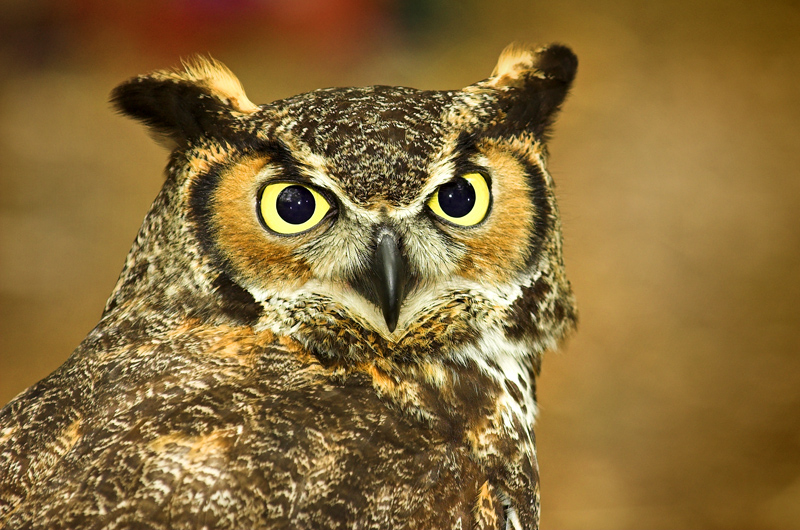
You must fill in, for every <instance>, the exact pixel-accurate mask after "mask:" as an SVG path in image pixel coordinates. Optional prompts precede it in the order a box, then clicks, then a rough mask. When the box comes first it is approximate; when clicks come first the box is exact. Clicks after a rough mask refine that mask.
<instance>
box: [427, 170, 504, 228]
mask: <svg viewBox="0 0 800 530" xmlns="http://www.w3.org/2000/svg"><path fill="white" fill-rule="evenodd" d="M490 201H491V193H490V192H489V185H488V184H487V182H486V179H485V178H484V176H483V175H481V174H480V173H468V174H466V175H464V176H463V177H457V178H455V179H453V180H451V181H450V182H448V183H446V184H442V185H441V186H439V189H437V190H436V193H434V194H433V197H431V198H430V200H429V201H428V206H429V207H430V209H431V210H433V213H435V214H436V215H438V216H439V217H441V218H442V219H444V220H446V221H449V222H451V223H453V224H456V225H459V226H474V225H476V224H478V223H480V222H481V221H483V218H484V217H486V212H487V211H488V210H489V202H490Z"/></svg>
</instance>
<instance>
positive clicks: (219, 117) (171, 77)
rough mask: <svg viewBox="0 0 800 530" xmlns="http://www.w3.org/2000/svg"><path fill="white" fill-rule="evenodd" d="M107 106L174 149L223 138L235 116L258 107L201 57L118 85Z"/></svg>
mask: <svg viewBox="0 0 800 530" xmlns="http://www.w3.org/2000/svg"><path fill="white" fill-rule="evenodd" d="M111 102H112V104H113V105H114V107H116V109H117V110H118V111H120V112H121V113H122V114H125V115H127V116H130V117H132V118H135V119H137V120H140V121H142V122H143V123H144V124H145V125H147V126H148V127H150V128H151V130H152V131H153V132H154V133H155V134H156V136H158V137H162V138H166V139H167V140H169V141H170V143H173V144H177V145H179V146H185V145H187V144H189V143H191V141H192V140H195V139H198V138H200V137H203V136H211V137H215V136H219V137H224V136H226V134H228V133H229V132H230V130H231V125H232V123H233V121H234V119H235V118H236V117H241V116H242V115H247V114H250V113H252V112H255V111H256V110H257V109H258V107H257V106H256V105H255V104H253V102H251V101H250V100H249V99H248V98H247V95H246V94H245V93H244V89H243V88H242V85H241V83H240V82H239V80H238V79H237V78H236V76H234V75H233V73H231V71H230V70H228V68H227V67H226V66H225V65H223V64H222V63H220V62H218V61H216V60H214V59H211V58H210V57H209V58H206V57H201V56H197V57H195V58H192V59H189V60H187V61H184V63H183V69H175V70H159V71H156V72H152V73H150V74H147V75H143V76H139V77H135V78H133V79H131V80H129V81H127V82H125V83H123V84H121V85H119V86H118V87H117V88H115V89H114V91H113V92H112V93H111Z"/></svg>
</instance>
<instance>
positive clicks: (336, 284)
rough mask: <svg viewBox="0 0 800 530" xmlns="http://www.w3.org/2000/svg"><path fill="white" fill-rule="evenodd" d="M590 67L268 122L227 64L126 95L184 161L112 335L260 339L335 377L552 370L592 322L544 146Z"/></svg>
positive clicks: (526, 57)
mask: <svg viewBox="0 0 800 530" xmlns="http://www.w3.org/2000/svg"><path fill="white" fill-rule="evenodd" d="M576 68H577V60H576V58H575V56H574V54H573V53H572V52H571V51H570V50H569V49H568V48H566V47H564V46H560V45H552V46H548V47H543V48H538V49H535V48H530V47H522V46H511V47H509V48H507V49H506V50H505V51H504V52H503V53H502V55H501V57H500V59H499V62H498V64H497V66H496V67H495V69H494V71H493V72H492V74H491V76H490V77H488V78H487V79H485V80H483V81H480V82H477V83H475V84H473V85H470V86H467V87H465V88H463V89H461V90H447V91H423V90H416V89H412V88H405V87H388V86H371V87H364V88H330V89H324V90H317V91H314V92H309V93H307V94H301V95H298V96H295V97H291V98H288V99H284V100H280V101H275V102H273V103H270V104H266V105H255V104H253V103H252V102H251V101H250V100H249V99H248V98H247V96H246V95H245V93H244V91H243V89H242V87H241V85H240V83H239V81H238V80H237V79H236V78H235V77H234V76H233V74H232V73H231V72H230V71H229V70H228V69H227V68H226V67H225V66H223V65H222V64H220V63H218V62H216V61H213V60H210V59H203V58H198V59H195V60H194V61H192V62H189V63H187V64H185V65H184V67H183V68H181V69H178V70H171V71H158V72H154V73H151V74H149V75H145V76H140V77H137V78H134V79H132V80H130V81H128V82H126V83H124V84H122V85H121V86H119V87H117V88H116V89H115V91H114V92H113V94H112V101H113V103H114V105H115V106H116V107H117V109H119V110H120V111H121V112H122V113H124V114H126V115H128V116H132V117H134V118H136V119H138V120H141V121H142V122H144V123H145V124H146V125H148V126H149V127H150V128H151V129H152V131H153V133H154V134H156V135H157V136H159V137H160V138H162V139H163V140H165V141H166V142H167V143H168V144H169V145H170V147H171V149H172V154H171V157H170V161H169V165H168V167H167V178H166V183H165V185H164V187H163V189H162V191H161V193H160V194H159V196H158V198H157V199H156V201H155V203H154V205H153V207H152V209H151V210H150V212H149V214H148V215H147V217H146V219H145V221H144V224H143V226H142V229H141V231H140V233H139V235H138V236H137V239H136V242H135V243H134V246H133V249H132V250H131V253H130V254H129V256H128V259H127V262H126V266H125V269H124V270H123V272H122V275H121V277H120V279H119V282H118V284H117V287H116V289H115V291H114V293H113V294H112V296H111V298H110V299H109V301H108V304H107V306H106V311H105V314H104V318H106V319H112V318H122V319H129V320H130V319H134V320H135V319H137V318H138V319H142V318H145V317H142V316H141V315H154V314H157V315H160V316H159V317H158V318H155V317H149V320H147V321H146V322H141V323H140V324H141V325H142V326H146V327H148V326H149V328H150V329H153V330H157V329H162V328H165V327H169V325H170V323H171V322H178V321H185V319H187V318H188V319H195V321H197V322H198V323H200V322H202V323H209V322H212V323H216V324H220V325H232V326H251V327H253V328H254V329H257V330H259V329H264V330H270V331H271V332H273V333H276V334H280V335H288V336H291V337H293V338H295V339H297V340H299V341H301V342H303V343H304V344H306V345H307V346H308V347H309V348H310V349H311V350H312V351H313V352H314V353H315V354H316V355H318V356H319V358H321V359H327V360H329V361H330V362H352V361H358V360H359V359H364V358H367V357H369V356H374V355H378V356H382V357H391V358H394V359H399V360H404V361H413V360H414V359H418V358H421V357H424V356H454V357H457V356H459V355H465V353H464V352H467V351H469V350H470V349H471V348H473V349H474V348H475V347H476V345H477V344H478V343H480V344H481V348H482V349H484V350H486V349H489V350H491V349H492V348H493V347H499V346H497V345H498V344H500V343H501V342H502V343H503V344H504V345H506V346H504V347H508V345H509V344H511V345H512V346H511V347H512V348H518V349H519V351H520V352H526V354H531V353H533V354H538V353H541V352H542V351H544V350H545V349H547V348H550V347H552V346H554V345H555V342H556V341H558V340H559V339H560V338H561V337H562V336H563V335H564V333H565V332H566V331H567V330H569V329H570V328H571V327H572V326H573V325H574V322H575V310H574V304H573V298H572V293H571V290H570V286H569V283H568V281H567V279H566V277H565V274H564V267H563V263H562V253H561V226H560V218H559V214H558V209H557V206H556V200H555V196H554V191H553V187H554V185H553V181H552V178H551V176H550V175H549V174H548V172H547V169H546V159H547V151H546V147H545V143H546V141H547V138H548V134H549V131H550V127H551V125H552V123H553V120H554V117H555V115H556V113H557V111H558V110H559V107H560V105H561V104H562V102H563V101H564V98H565V96H566V95H567V92H568V89H569V87H570V84H571V82H572V80H573V77H574V75H575V71H576ZM147 309H150V310H151V311H149V312H148V311H146V310H147Z"/></svg>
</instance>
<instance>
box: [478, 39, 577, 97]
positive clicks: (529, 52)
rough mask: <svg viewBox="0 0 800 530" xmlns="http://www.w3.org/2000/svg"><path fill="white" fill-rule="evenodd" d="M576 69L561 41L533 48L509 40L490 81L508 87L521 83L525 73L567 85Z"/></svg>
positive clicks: (569, 51)
mask: <svg viewBox="0 0 800 530" xmlns="http://www.w3.org/2000/svg"><path fill="white" fill-rule="evenodd" d="M577 69H578V58H577V57H576V56H575V54H574V53H572V50H570V49H569V48H568V47H566V46H564V45H563V44H551V45H549V46H543V47H541V48H534V47H533V46H531V45H528V44H520V43H512V44H509V45H508V46H506V48H505V49H504V50H503V51H502V53H501V54H500V58H499V59H498V60H497V66H495V67H494V71H492V76H491V77H492V79H491V83H490V84H493V85H495V86H511V85H515V84H518V83H520V82H523V81H524V78H525V77H526V76H534V77H538V78H540V79H551V80H554V81H560V82H562V83H566V84H567V85H569V84H570V83H572V81H573V79H575V72H576V71H577Z"/></svg>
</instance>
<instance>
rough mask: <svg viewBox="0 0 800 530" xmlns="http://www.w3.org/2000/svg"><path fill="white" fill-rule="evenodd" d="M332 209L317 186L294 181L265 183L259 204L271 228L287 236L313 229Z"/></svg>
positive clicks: (259, 208) (262, 215) (260, 211)
mask: <svg viewBox="0 0 800 530" xmlns="http://www.w3.org/2000/svg"><path fill="white" fill-rule="evenodd" d="M330 209H331V205H330V204H329V203H328V201H326V200H325V198H324V197H323V196H322V195H320V193H319V192H318V191H316V190H315V189H314V188H311V187H309V186H305V185H303V184H296V183H293V182H276V183H274V184H269V185H267V186H265V187H264V190H263V191H262V192H261V197H260V200H259V204H258V211H259V214H260V215H261V220H262V221H263V222H264V224H265V225H266V226H267V228H269V229H270V230H272V231H273V232H277V233H279V234H285V235H288V234H299V233H300V232H304V231H306V230H308V229H310V228H313V227H314V226H316V225H317V224H318V223H319V222H320V221H322V219H323V218H324V217H325V214H326V213H328V211H329V210H330Z"/></svg>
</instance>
